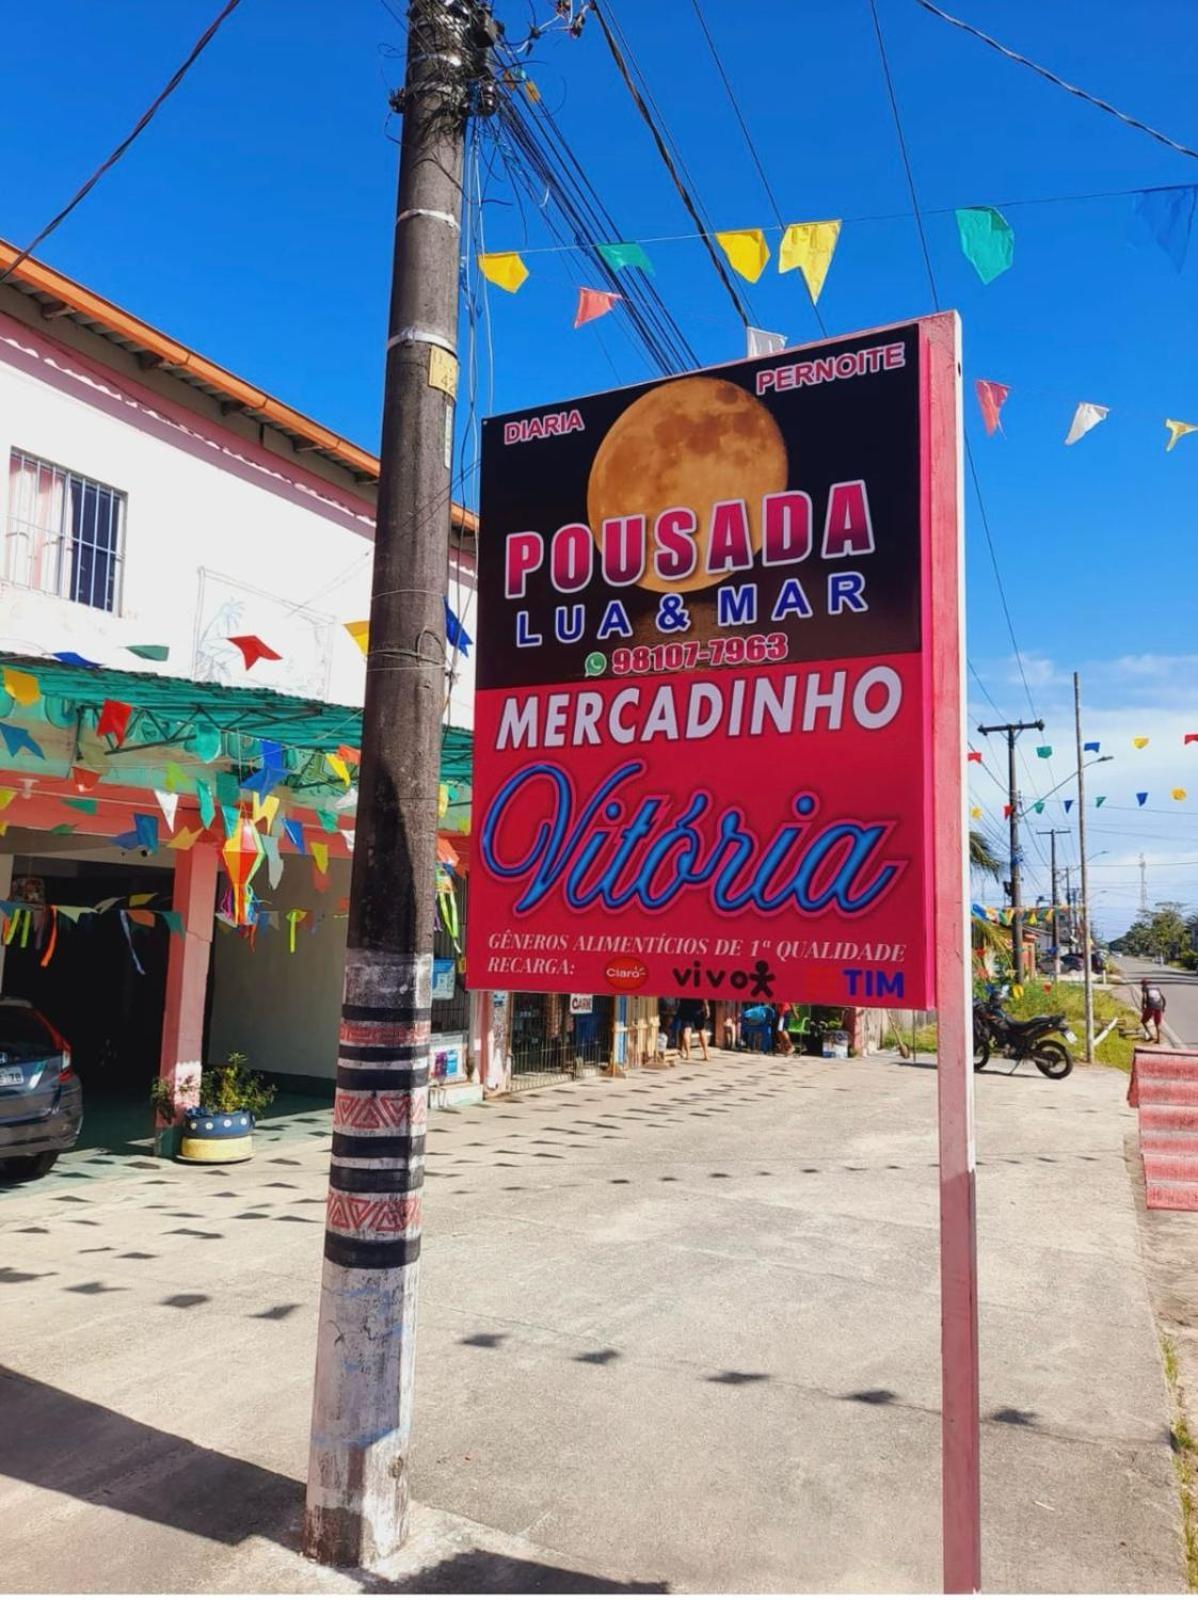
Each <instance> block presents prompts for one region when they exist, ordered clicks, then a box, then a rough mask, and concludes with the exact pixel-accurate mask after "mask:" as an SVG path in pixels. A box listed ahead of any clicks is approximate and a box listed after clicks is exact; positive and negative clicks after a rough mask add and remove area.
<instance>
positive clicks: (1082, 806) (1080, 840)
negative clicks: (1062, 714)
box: [1073, 672, 1094, 1061]
mask: <svg viewBox="0 0 1198 1600" xmlns="http://www.w3.org/2000/svg"><path fill="white" fill-rule="evenodd" d="M1073 729H1074V732H1075V734H1076V735H1077V848H1078V853H1079V855H1080V856H1081V870H1082V903H1081V913H1082V983H1083V985H1084V986H1085V997H1086V1060H1087V1061H1092V1060H1093V1059H1094V979H1093V974H1092V973H1091V971H1090V892H1089V879H1088V878H1087V876H1086V769H1085V765H1084V763H1083V761H1082V681H1081V678H1080V677H1079V676H1078V674H1077V673H1076V672H1075V673H1074V674H1073Z"/></svg>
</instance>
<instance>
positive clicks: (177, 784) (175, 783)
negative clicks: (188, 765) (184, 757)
mask: <svg viewBox="0 0 1198 1600" xmlns="http://www.w3.org/2000/svg"><path fill="white" fill-rule="evenodd" d="M164 771H165V776H164V778H163V782H164V783H165V784H166V787H167V788H168V789H169V790H170V792H171V793H172V794H178V793H179V791H180V790H181V789H182V788H183V785H184V784H185V783H186V782H187V776H186V774H185V773H184V771H183V768H182V767H181V766H180V765H179V763H178V762H177V761H168V762H167V763H166V767H165V769H164Z"/></svg>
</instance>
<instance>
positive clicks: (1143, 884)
mask: <svg viewBox="0 0 1198 1600" xmlns="http://www.w3.org/2000/svg"><path fill="white" fill-rule="evenodd" d="M1140 915H1141V916H1142V917H1146V916H1147V915H1148V863H1147V861H1145V860H1144V852H1143V851H1142V850H1141V851H1140Z"/></svg>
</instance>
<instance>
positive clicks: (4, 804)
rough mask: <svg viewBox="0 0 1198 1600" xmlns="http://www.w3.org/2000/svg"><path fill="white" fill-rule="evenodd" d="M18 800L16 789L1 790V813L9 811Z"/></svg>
mask: <svg viewBox="0 0 1198 1600" xmlns="http://www.w3.org/2000/svg"><path fill="white" fill-rule="evenodd" d="M16 798H17V791H16V790H15V789H0V811H7V810H8V808H9V806H10V805H12V803H13V801H14V800H15V799H16Z"/></svg>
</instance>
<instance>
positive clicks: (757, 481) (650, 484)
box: [587, 378, 787, 593]
mask: <svg viewBox="0 0 1198 1600" xmlns="http://www.w3.org/2000/svg"><path fill="white" fill-rule="evenodd" d="M786 486H787V459H786V446H785V444H784V443H783V442H782V435H781V433H780V432H779V430H778V425H777V423H776V422H775V421H774V419H773V417H772V416H770V414H769V412H768V411H767V410H766V409H765V407H764V406H763V405H762V404H761V403H760V401H758V400H756V399H754V397H753V396H752V395H751V394H749V393H748V392H747V391H746V390H744V389H741V388H738V387H737V385H736V384H734V383H728V382H726V381H725V380H724V379H723V378H679V380H678V381H677V383H665V384H662V385H661V386H660V387H659V388H656V389H650V390H649V391H648V393H647V394H643V395H642V396H641V397H640V399H639V400H634V401H633V403H632V404H631V405H630V406H629V407H628V410H627V411H625V412H622V413H621V415H620V416H619V417H617V419H616V421H615V422H614V423H613V424H612V426H611V428H610V429H609V430H608V432H607V434H606V435H605V437H604V439H603V442H602V444H600V446H599V448H598V450H597V451H596V452H595V460H594V463H593V465H592V467H591V475H590V479H589V480H588V483H587V518H588V521H589V522H590V526H591V530H592V532H593V534H594V536H595V538H596V540H598V539H599V537H600V529H601V527H602V525H603V519H604V518H605V517H630V516H644V518H645V519H646V522H647V524H648V530H649V555H648V561H647V563H646V568H645V575H644V577H643V578H642V579H641V582H640V587H641V588H643V589H653V590H656V591H658V592H659V593H665V592H666V591H670V592H671V593H678V592H690V591H692V590H695V589H706V588H708V587H709V586H710V585H711V584H713V583H716V582H717V581H718V578H717V577H714V576H712V574H711V573H709V572H707V571H706V570H705V568H706V564H707V535H708V526H709V523H710V513H711V507H712V505H713V504H714V502H715V501H717V500H744V501H745V502H746V504H747V506H748V512H749V524H750V528H751V532H752V540H753V548H754V550H760V548H761V497H762V495H766V494H774V493H776V492H777V491H778V490H781V489H785V488H786ZM670 506H689V507H690V508H691V510H692V511H693V512H694V513H695V515H696V517H697V518H698V521H699V525H698V531H697V534H696V539H695V542H696V545H697V547H698V551H699V560H698V563H697V565H696V568H695V571H694V572H693V573H692V574H691V576H690V577H689V578H682V579H676V580H668V579H665V578H659V577H658V576H657V573H656V571H655V569H654V565H653V557H654V554H655V552H656V548H657V547H656V542H655V540H654V538H653V524H654V522H655V521H656V519H657V516H658V514H659V513H660V512H662V511H665V510H666V509H667V508H668V507H670Z"/></svg>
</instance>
